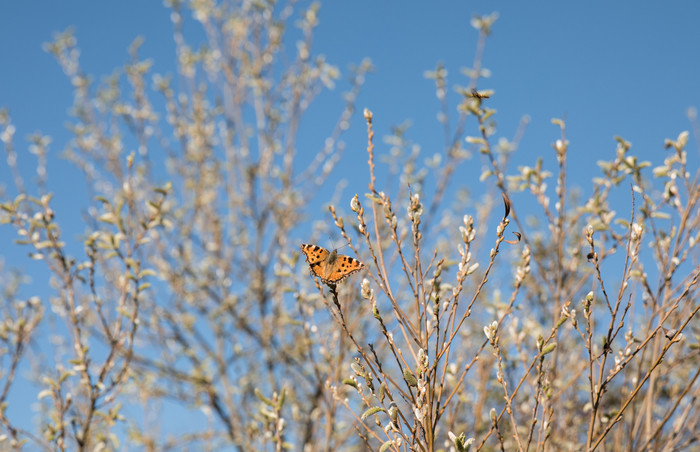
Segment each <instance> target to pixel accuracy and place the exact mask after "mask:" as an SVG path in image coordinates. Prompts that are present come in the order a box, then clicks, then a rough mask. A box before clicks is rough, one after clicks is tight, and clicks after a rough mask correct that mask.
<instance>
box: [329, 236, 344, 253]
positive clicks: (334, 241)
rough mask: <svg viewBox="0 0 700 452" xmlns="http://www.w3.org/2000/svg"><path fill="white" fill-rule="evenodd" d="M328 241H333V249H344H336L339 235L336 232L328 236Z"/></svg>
mask: <svg viewBox="0 0 700 452" xmlns="http://www.w3.org/2000/svg"><path fill="white" fill-rule="evenodd" d="M328 239H329V240H330V241H331V248H332V249H334V250H336V251H338V249H342V248H343V247H342V246H341V247H340V248H336V247H335V244H336V243H337V239H338V235H337V234H336V233H335V232H331V233H329V234H328Z"/></svg>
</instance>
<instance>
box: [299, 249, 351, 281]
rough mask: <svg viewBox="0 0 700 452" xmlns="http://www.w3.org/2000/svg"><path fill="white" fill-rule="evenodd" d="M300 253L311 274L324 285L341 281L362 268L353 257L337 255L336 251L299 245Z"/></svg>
mask: <svg viewBox="0 0 700 452" xmlns="http://www.w3.org/2000/svg"><path fill="white" fill-rule="evenodd" d="M301 252H302V253H304V255H306V262H308V263H309V267H310V268H311V273H312V274H313V275H314V276H318V277H319V278H321V281H323V282H324V283H326V284H335V283H337V282H339V281H342V280H343V279H344V278H346V277H347V276H350V275H352V274H353V273H355V272H358V271H360V269H361V268H362V267H364V265H363V264H362V262H360V261H358V260H357V259H355V258H354V257H350V256H345V255H343V254H338V251H337V250H333V251H328V250H327V249H325V248H322V247H320V246H318V245H309V244H308V243H304V244H303V245H301Z"/></svg>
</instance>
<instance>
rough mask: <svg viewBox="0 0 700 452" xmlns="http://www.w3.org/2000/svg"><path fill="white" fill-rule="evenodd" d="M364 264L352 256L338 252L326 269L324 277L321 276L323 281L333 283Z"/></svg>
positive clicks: (358, 269)
mask: <svg viewBox="0 0 700 452" xmlns="http://www.w3.org/2000/svg"><path fill="white" fill-rule="evenodd" d="M362 267H364V265H363V264H362V262H360V261H358V260H357V259H355V258H354V257H350V256H344V255H342V254H339V255H337V256H336V258H335V261H334V262H333V263H332V264H331V265H329V266H328V268H327V269H326V270H327V271H326V275H325V278H324V277H321V279H323V281H324V282H326V283H331V284H335V283H337V282H339V281H342V280H343V279H345V278H347V277H348V276H350V275H352V274H353V273H355V272H359V271H360V270H361V269H362Z"/></svg>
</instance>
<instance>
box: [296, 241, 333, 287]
mask: <svg viewBox="0 0 700 452" xmlns="http://www.w3.org/2000/svg"><path fill="white" fill-rule="evenodd" d="M301 252H302V253H304V255H305V256H306V262H308V263H309V268H310V269H311V273H313V275H314V276H318V277H319V278H321V279H323V278H324V276H326V273H325V271H324V270H325V267H326V266H325V265H323V264H324V263H325V262H326V259H328V255H329V254H330V252H329V251H328V250H327V249H325V248H322V247H320V246H318V245H309V244H308V243H304V244H303V245H301Z"/></svg>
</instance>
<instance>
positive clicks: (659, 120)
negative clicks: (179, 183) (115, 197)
mask: <svg viewBox="0 0 700 452" xmlns="http://www.w3.org/2000/svg"><path fill="white" fill-rule="evenodd" d="M302 4H306V2H302ZM494 11H497V12H498V13H499V19H498V21H497V22H496V24H495V26H494V28H493V34H492V36H491V37H490V38H489V39H488V41H487V43H486V49H485V56H484V67H485V68H488V69H489V70H490V71H491V73H492V77H491V78H490V79H487V80H483V81H482V82H481V83H480V88H489V89H493V90H495V93H496V94H495V96H493V98H492V99H490V100H489V106H490V107H493V108H496V109H497V110H498V114H497V117H496V120H497V121H498V123H499V131H498V136H505V137H507V138H512V136H513V134H514V133H515V131H516V128H517V126H518V123H519V121H520V119H521V118H522V117H523V116H524V115H529V116H530V118H531V122H530V126H529V127H528V129H527V131H526V134H525V136H524V138H523V140H522V142H521V146H520V149H519V152H518V153H517V154H516V157H515V161H516V162H517V163H518V164H533V163H534V161H535V159H536V158H537V157H539V156H543V157H545V161H546V162H547V165H546V166H548V167H549V168H550V169H553V168H554V167H555V160H554V157H553V151H552V148H551V143H552V142H553V141H554V140H556V139H557V138H558V137H559V131H558V129H557V128H556V127H555V126H553V125H552V124H551V121H550V120H551V119H552V118H554V117H561V116H562V115H566V118H567V125H568V139H569V141H570V142H571V146H570V155H569V167H570V173H571V176H572V179H573V180H574V182H578V183H579V184H581V185H583V184H588V183H590V179H591V177H593V176H597V175H598V174H599V173H598V170H597V166H596V161H597V160H601V159H606V160H609V159H612V158H614V155H615V142H614V140H613V136H615V135H620V136H622V137H623V138H625V139H627V140H628V141H630V142H632V144H633V148H632V152H633V153H635V154H637V155H640V156H641V157H642V158H643V159H648V160H652V161H653V163H654V166H656V165H658V164H661V163H662V161H663V158H664V156H665V152H666V151H664V149H663V140H664V139H665V138H675V137H676V136H677V135H678V133H679V132H681V131H683V130H690V129H691V125H690V123H689V122H688V120H687V117H686V112H687V109H688V108H689V107H698V106H699V105H700V59H699V58H698V56H700V27H698V19H699V18H700V3H698V2H696V1H691V0H686V1H673V2H654V3H651V2H637V1H619V2H602V1H593V2H562V1H550V0H548V1H538V2H523V1H502V2H485V1H482V2H474V1H472V2H467V1H433V2H427V1H421V2H418V1H414V2H408V1H397V0H391V1H388V0H387V1H376V0H371V1H370V0H354V1H350V2H348V1H340V2H338V1H336V2H327V3H325V4H324V5H323V6H322V8H321V12H320V26H319V27H318V29H317V33H316V36H315V40H314V49H315V51H316V52H317V53H322V54H325V55H326V56H327V59H328V60H329V61H330V62H331V63H333V64H335V65H337V66H338V67H339V68H340V69H341V71H343V72H344V73H346V72H347V68H348V65H349V64H350V63H359V62H360V61H361V60H362V59H363V58H365V57H369V58H371V60H372V62H373V64H374V65H375V72H374V73H373V74H371V75H369V77H368V79H367V82H366V85H365V88H364V90H363V92H362V94H361V96H360V98H359V100H358V111H357V113H356V116H355V118H354V122H353V125H352V129H351V131H350V132H349V133H348V135H347V136H346V140H347V142H348V151H346V155H345V156H344V159H343V165H342V170H341V171H342V172H341V173H340V174H338V176H339V177H343V178H347V179H348V181H349V186H348V196H347V198H348V199H349V198H350V196H352V194H354V193H362V192H364V191H366V183H367V176H366V165H365V162H366V154H365V153H364V149H365V143H366V136H365V128H364V124H363V121H362V119H361V111H362V108H363V107H367V108H370V109H371V110H372V111H373V112H374V114H375V129H376V131H377V136H378V138H379V137H381V136H383V135H385V134H387V133H388V131H389V127H390V126H391V125H395V124H399V123H402V122H404V121H405V120H410V121H411V122H412V124H413V126H412V129H411V131H410V133H409V135H408V136H409V138H410V139H411V140H412V141H414V142H415V143H418V144H420V145H421V147H422V149H423V152H424V155H425V156H426V157H427V156H429V155H431V154H433V153H435V152H440V151H441V150H442V145H443V137H442V129H441V126H440V125H439V124H438V122H437V120H436V114H437V112H438V111H439V104H438V102H437V100H436V98H435V90H434V86H433V83H432V81H430V80H426V79H425V78H424V77H423V73H424V71H426V70H431V69H434V68H435V66H436V64H437V63H438V62H439V61H442V62H443V63H444V64H445V66H446V68H447V69H448V71H449V81H450V84H462V85H466V83H467V81H466V79H465V78H464V76H462V75H461V74H460V71H459V70H460V68H461V67H465V66H470V65H471V64H472V62H473V57H474V49H475V42H476V37H477V34H476V32H475V30H474V29H473V28H471V26H470V25H469V21H470V19H471V17H472V15H473V14H474V13H478V14H489V13H492V12H494ZM68 26H73V27H74V29H75V34H76V37H77V39H78V42H79V47H80V48H81V62H82V64H83V67H84V68H85V69H86V70H87V71H88V72H89V73H91V74H93V75H95V76H96V77H98V78H99V77H100V76H101V75H108V74H110V73H111V72H112V71H113V70H114V69H115V68H118V67H119V66H120V65H122V64H123V63H124V62H126V61H127V59H128V55H127V47H128V46H129V44H130V43H131V42H132V41H133V39H134V38H135V37H136V36H139V35H141V36H144V37H145V44H144V45H143V47H142V49H141V52H140V54H141V56H143V57H148V58H152V59H153V60H154V62H155V68H154V70H155V71H156V72H173V70H174V64H173V61H174V55H175V52H174V45H173V39H172V33H171V29H172V26H171V23H170V20H169V12H168V10H166V9H165V8H164V7H163V6H162V2H160V1H141V0H121V1H118V2H116V1H112V2H85V1H82V2H79V1H75V0H69V1H62V2H53V1H35V0H26V1H16V2H8V1H5V2H0V68H1V69H0V107H7V108H9V109H10V113H11V115H12V118H13V122H14V124H15V126H16V127H17V135H16V142H15V146H16V147H17V150H18V152H19V154H20V162H21V163H24V164H25V166H26V167H27V168H29V169H30V170H31V169H32V168H33V160H32V159H31V158H30V157H28V153H27V152H26V142H25V140H24V137H26V136H27V135H29V134H30V133H33V132H35V131H37V130H40V131H42V132H43V133H45V134H48V135H51V136H52V137H53V144H52V146H51V149H52V153H53V154H52V155H53V157H52V159H51V161H50V165H49V175H50V183H51V185H50V188H51V189H52V190H54V191H56V202H57V203H59V205H64V206H66V207H67V208H72V209H75V213H78V212H79V211H80V208H81V207H80V206H72V201H73V200H74V199H75V196H76V194H80V193H82V192H84V187H83V184H82V183H80V184H77V185H76V184H75V183H73V180H74V179H73V175H74V174H75V173H74V172H73V171H74V170H72V169H71V168H70V167H69V166H68V165H67V164H66V163H65V162H62V161H61V160H60V159H59V158H57V156H58V154H59V152H60V151H61V150H62V149H63V147H64V146H65V144H66V142H67V140H69V138H70V136H69V134H68V132H67V131H66V129H65V124H66V122H67V121H68V119H69V116H68V110H69V108H70V106H71V103H72V93H71V88H70V84H69V81H68V80H67V79H66V78H65V77H64V75H63V73H62V71H61V69H60V68H59V66H58V65H57V64H56V62H55V61H54V60H53V58H52V57H51V56H50V55H49V54H47V53H46V52H44V51H43V50H42V43H44V42H47V41H50V40H51V38H52V33H53V32H56V31H63V30H65V29H66V28H67V27H68ZM187 26H188V35H190V36H191V37H192V38H193V39H194V40H195V42H196V41H197V40H200V39H201V33H200V32H199V31H198V29H197V26H196V24H193V23H192V22H190V23H188V25H187ZM342 87H343V86H342V83H341V84H339V87H338V89H336V91H335V92H334V93H330V95H326V96H324V97H323V98H322V99H320V100H319V103H318V105H317V106H315V107H314V108H313V109H312V110H311V111H310V113H309V116H308V117H307V119H306V121H305V123H304V124H303V130H302V134H301V137H302V138H303V139H305V140H307V141H306V142H305V141H300V153H302V156H303V152H304V148H305V147H306V148H307V149H310V150H313V151H315V150H317V149H319V148H320V147H321V145H322V140H323V138H325V133H327V132H328V131H329V130H330V127H331V125H332V122H330V123H328V120H327V119H325V118H326V117H327V116H328V115H327V113H328V111H331V113H332V114H331V117H332V118H333V121H334V120H335V117H336V115H337V112H338V111H339V108H340V106H342V102H340V101H339V96H340V91H341V89H342ZM450 96H451V105H452V107H453V113H454V108H455V107H456V104H457V102H458V96H457V95H456V94H455V93H452V92H451V93H450ZM331 109H332V110H331ZM455 117H456V116H455ZM316 121H318V123H317V122H316ZM324 121H325V122H324ZM317 127H320V128H321V129H322V133H321V134H320V138H319V137H318V136H315V132H316V130H317ZM470 133H471V134H474V133H475V131H474V130H472V131H471V132H470ZM316 135H318V134H316ZM380 143H381V142H380V140H377V144H378V149H379V150H380V151H381V144H380ZM695 146H696V144H695V139H694V137H692V136H691V140H690V145H689V147H688V149H689V154H690V155H691V162H694V164H695V168H696V167H697V162H698V153H697V151H696V150H695V149H696V147H695ZM358 156H359V157H358ZM477 159H478V157H477ZM476 162H479V161H478V160H476ZM480 164H481V163H479V164H478V165H475V166H474V167H473V168H471V169H470V170H469V171H470V172H466V173H465V174H466V175H467V177H470V178H473V180H474V184H475V185H476V183H477V180H476V178H478V175H479V172H480V166H479V165H480ZM691 168H693V167H692V166H691ZM27 174H31V171H29V172H28V173H27ZM356 175H359V176H356ZM7 177H8V171H7V168H6V165H5V164H2V165H0V178H1V179H0V183H3V184H4V185H10V184H9V182H10V181H9V179H7ZM28 177H31V176H28ZM475 190H476V188H475ZM345 207H346V208H347V206H345ZM80 232H82V229H80V230H78V231H75V233H76V234H77V233H80ZM13 235H14V231H10V230H9V228H3V229H2V230H0V238H1V239H2V243H3V246H4V244H6V243H7V241H9V240H10V239H11V237H12V236H13ZM4 257H5V261H6V263H7V264H10V265H12V264H13V263H14V262H13V261H14V256H13V255H10V254H7V252H6V253H5V255H4ZM21 265H22V266H23V265H26V264H21Z"/></svg>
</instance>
